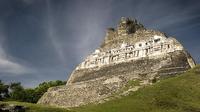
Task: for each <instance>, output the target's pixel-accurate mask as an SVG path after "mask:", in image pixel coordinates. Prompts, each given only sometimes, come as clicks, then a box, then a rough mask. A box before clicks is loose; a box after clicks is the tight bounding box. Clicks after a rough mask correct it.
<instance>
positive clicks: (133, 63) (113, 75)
mask: <svg viewBox="0 0 200 112" xmlns="http://www.w3.org/2000/svg"><path fill="white" fill-rule="evenodd" d="M194 66H195V62H194V60H193V59H192V57H191V56H190V55H189V53H187V52H186V50H185V49H184V47H183V46H182V45H181V44H180V43H179V42H178V41H177V40H176V39H175V38H172V37H167V36H166V35H165V34H164V33H162V32H159V31H153V30H148V29H145V28H144V26H143V25H141V24H140V23H138V22H137V21H136V20H132V19H129V18H122V19H121V21H120V23H119V25H118V27H117V30H115V29H113V28H109V29H108V31H107V34H106V37H105V40H104V42H103V43H102V45H101V46H100V47H99V48H98V49H97V50H95V52H94V53H92V54H91V55H89V56H88V57H87V58H86V59H85V60H84V61H83V62H82V63H81V64H79V65H78V66H77V67H76V69H75V70H74V71H73V72H72V74H71V76H70V78H69V80H68V82H67V84H66V86H59V87H53V88H50V89H49V90H48V92H46V93H45V94H44V96H43V97H42V98H41V99H40V100H39V101H38V103H40V104H48V105H54V106H60V107H75V106H80V105H85V104H88V103H99V102H103V101H105V100H108V99H109V98H108V97H109V96H111V95H112V94H114V93H117V92H119V91H120V90H121V88H123V87H124V86H125V85H126V84H127V83H128V81H130V80H139V81H140V82H142V83H141V85H142V86H144V85H148V84H151V82H152V81H153V80H154V79H159V78H165V77H169V76H171V75H175V74H177V73H182V72H184V71H185V70H187V69H189V68H192V67H194ZM134 88H137V89H138V88H139V87H138V86H137V87H133V88H132V89H131V88H130V90H137V89H134ZM126 93H128V92H125V93H124V94H126Z"/></svg>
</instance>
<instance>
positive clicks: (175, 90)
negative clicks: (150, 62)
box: [74, 66, 200, 112]
mask: <svg viewBox="0 0 200 112" xmlns="http://www.w3.org/2000/svg"><path fill="white" fill-rule="evenodd" d="M74 110H76V111H77V112H200V66H197V67H196V68H194V69H192V70H189V71H187V72H186V73H184V74H181V75H179V76H177V77H172V78H168V79H165V80H161V81H160V82H158V83H155V84H154V85H151V86H148V87H145V88H142V89H139V90H138V91H136V92H133V93H132V94H130V95H129V96H125V97H122V98H120V99H115V100H112V101H108V102H106V103H103V104H98V105H92V104H90V105H87V106H82V107H79V108H75V109H74Z"/></svg>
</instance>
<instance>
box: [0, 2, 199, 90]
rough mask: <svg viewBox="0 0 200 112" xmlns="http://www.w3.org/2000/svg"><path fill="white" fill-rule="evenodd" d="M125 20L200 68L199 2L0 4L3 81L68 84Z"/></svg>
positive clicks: (0, 46) (27, 84)
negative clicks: (180, 50) (163, 37)
mask: <svg viewBox="0 0 200 112" xmlns="http://www.w3.org/2000/svg"><path fill="white" fill-rule="evenodd" d="M122 16H124V17H133V18H136V19H138V21H140V22H141V23H143V24H144V26H145V27H147V28H151V29H157V30H160V31H162V32H165V33H167V34H168V35H169V36H173V37H176V38H177V39H178V40H179V41H180V42H181V43H182V44H183V45H184V47H185V48H186V49H187V50H188V51H189V52H190V53H191V55H192V56H193V57H194V59H195V60H196V62H198V63H200V0H0V79H1V80H3V81H4V82H21V83H22V84H23V85H24V86H25V87H34V86H36V85H38V84H39V83H41V82H43V81H49V80H66V79H67V78H68V76H69V75H70V73H71V72H72V70H73V69H74V68H75V67H76V65H77V64H79V63H80V62H81V61H82V60H83V59H84V58H85V57H86V56H87V55H88V54H89V53H91V52H93V51H94V49H95V48H97V47H98V46H99V45H100V43H101V42H102V40H103V38H104V36H105V30H106V28H107V27H116V25H117V23H118V21H119V19H120V18H121V17H122Z"/></svg>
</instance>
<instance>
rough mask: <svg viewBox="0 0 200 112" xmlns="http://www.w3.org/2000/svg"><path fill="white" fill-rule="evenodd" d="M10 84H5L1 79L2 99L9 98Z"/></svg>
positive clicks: (0, 91)
mask: <svg viewBox="0 0 200 112" xmlns="http://www.w3.org/2000/svg"><path fill="white" fill-rule="evenodd" d="M8 88H9V86H8V85H5V84H4V83H3V82H2V81H1V80H0V101H1V100H3V99H5V98H8V97H9V94H8Z"/></svg>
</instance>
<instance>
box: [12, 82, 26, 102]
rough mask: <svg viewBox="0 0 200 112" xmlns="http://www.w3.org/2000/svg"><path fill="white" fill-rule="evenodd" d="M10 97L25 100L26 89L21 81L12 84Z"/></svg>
mask: <svg viewBox="0 0 200 112" xmlns="http://www.w3.org/2000/svg"><path fill="white" fill-rule="evenodd" d="M9 89H10V98H11V99H13V100H17V101H24V99H25V91H24V88H23V87H22V86H21V83H19V82H18V83H11V84H10V87H9Z"/></svg>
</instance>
